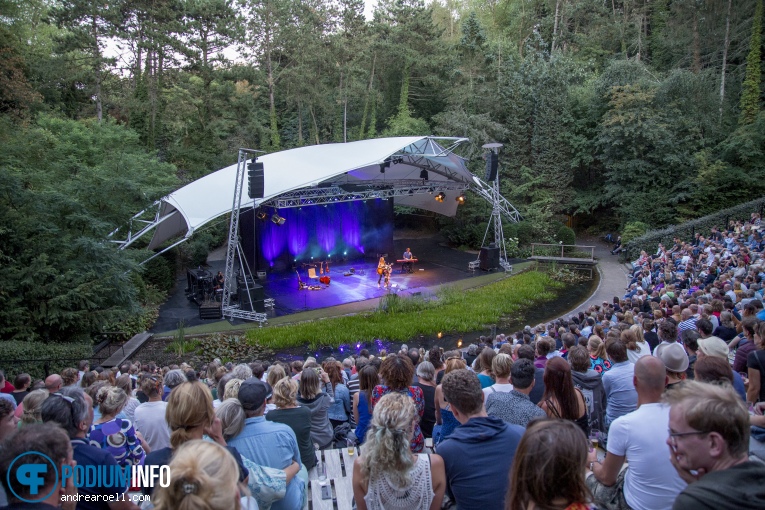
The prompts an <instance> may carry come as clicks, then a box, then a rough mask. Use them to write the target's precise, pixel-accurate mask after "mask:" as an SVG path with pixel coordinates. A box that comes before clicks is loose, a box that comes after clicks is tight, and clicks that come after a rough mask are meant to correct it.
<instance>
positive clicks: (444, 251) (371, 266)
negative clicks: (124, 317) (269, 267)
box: [151, 235, 501, 333]
mask: <svg viewBox="0 0 765 510" xmlns="http://www.w3.org/2000/svg"><path fill="white" fill-rule="evenodd" d="M393 244H394V250H395V252H394V253H389V254H388V255H389V257H388V259H390V260H393V261H395V260H396V259H400V258H401V257H402V255H403V253H404V250H406V248H411V250H412V253H413V254H414V256H415V257H417V258H418V259H419V262H418V263H416V264H414V268H413V269H414V271H413V273H411V274H408V273H402V272H401V265H400V264H397V263H394V266H393V272H392V275H391V288H390V289H389V290H386V289H385V288H384V287H382V288H378V287H377V279H378V275H377V260H375V259H357V260H354V261H347V262H338V263H330V273H329V274H328V275H326V276H329V277H330V278H331V281H330V284H329V285H323V284H319V283H318V282H317V281H315V280H313V281H310V282H309V278H308V274H307V273H308V271H307V269H306V268H303V267H299V268H298V271H299V272H300V278H301V279H302V280H303V282H305V283H307V284H310V285H320V286H321V290H298V276H297V274H295V272H291V273H290V272H288V271H278V272H276V271H275V272H271V273H269V274H268V275H267V276H266V278H265V279H261V280H257V283H258V284H259V285H262V286H263V287H264V290H265V295H266V297H267V298H273V299H274V300H275V307H274V309H273V310H268V315H269V317H279V316H284V315H289V314H293V313H296V312H302V311H306V310H313V309H319V308H327V307H331V306H336V305H340V304H345V303H352V302H357V301H365V300H368V299H373V298H379V297H381V296H384V295H385V294H386V293H388V292H391V293H401V294H404V295H406V294H412V293H416V292H418V291H417V289H420V288H425V287H432V286H436V285H442V284H445V283H449V282H453V281H457V280H462V279H465V278H471V277H474V276H477V275H480V274H485V273H483V272H482V271H480V270H476V271H475V272H470V271H468V263H469V262H470V261H473V260H476V258H477V254H476V253H475V252H473V253H470V252H465V251H460V250H455V249H452V248H449V247H448V246H446V244H445V242H444V240H443V239H442V238H441V236H438V235H435V236H432V237H419V238H417V239H395V238H394V241H393ZM224 265H225V260H222V259H219V258H217V257H215V256H211V258H210V260H208V266H209V267H208V268H207V269H208V271H211V272H212V273H213V274H215V273H217V272H218V271H220V270H223V268H224ZM351 268H353V270H354V271H353V274H350V275H348V276H345V274H346V273H350V272H351ZM499 270H500V271H501V269H499ZM317 275H318V268H317ZM381 285H382V284H381ZM185 287H186V277H185V275H182V277H181V278H179V279H178V281H177V283H176V286H175V288H174V289H173V291H172V293H171V295H170V297H169V298H168V300H167V301H166V302H165V303H164V304H163V305H162V306H161V307H160V310H159V318H158V319H157V321H156V323H155V324H154V327H152V328H151V332H153V333H161V332H165V331H171V330H174V329H176V328H177V327H178V322H179V321H180V320H183V321H184V324H185V325H186V326H187V327H189V326H195V325H198V324H205V323H210V322H211V321H204V320H201V319H200V318H199V310H198V307H197V305H196V304H195V303H194V302H192V301H190V300H189V299H187V298H186V295H185ZM236 322H241V323H243V322H242V321H235V323H236Z"/></svg>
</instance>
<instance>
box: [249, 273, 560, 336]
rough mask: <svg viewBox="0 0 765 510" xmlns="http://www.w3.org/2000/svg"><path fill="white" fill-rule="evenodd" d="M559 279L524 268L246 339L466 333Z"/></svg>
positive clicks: (548, 295)
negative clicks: (478, 284) (462, 288)
mask: <svg viewBox="0 0 765 510" xmlns="http://www.w3.org/2000/svg"><path fill="white" fill-rule="evenodd" d="M561 287H562V285H561V284H559V283H556V282H554V281H553V280H551V279H550V277H549V276H547V275H546V274H542V273H537V272H528V273H523V274H520V275H517V276H513V277H511V278H507V279H505V280H501V281H499V282H497V283H493V284H491V285H488V286H486V287H483V288H479V289H473V290H469V291H466V292H457V291H454V290H446V291H444V292H442V293H440V294H439V295H438V296H437V297H436V299H431V300H425V299H422V298H400V297H388V298H385V300H384V301H383V303H382V304H381V307H380V309H378V310H377V311H375V312H372V313H369V314H365V315H363V316H361V317H359V316H355V317H338V318H332V319H325V320H319V321H313V322H308V323H303V324H295V325H291V326H282V327H275V328H263V329H258V330H253V331H250V332H248V333H247V339H248V341H249V342H252V343H253V344H258V345H264V346H267V347H270V348H287V347H298V346H305V345H306V344H308V345H309V346H310V347H312V348H313V347H317V346H329V345H331V346H339V345H341V344H344V343H346V344H347V343H353V342H357V341H371V340H373V339H375V338H383V339H387V340H389V341H407V340H409V339H411V338H415V337H417V336H418V335H427V334H432V333H434V332H436V331H449V332H458V333H461V332H467V331H475V330H477V329H481V328H483V327H484V326H485V325H487V324H494V323H496V322H497V320H498V319H499V318H500V317H501V316H502V315H506V314H509V313H515V312H518V311H521V310H524V309H526V308H527V307H529V306H533V305H534V304H536V303H540V302H543V301H545V300H548V299H552V298H553V297H554V296H555V293H554V292H552V290H553V289H560V288H561Z"/></svg>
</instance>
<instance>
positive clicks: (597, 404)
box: [571, 369, 606, 432]
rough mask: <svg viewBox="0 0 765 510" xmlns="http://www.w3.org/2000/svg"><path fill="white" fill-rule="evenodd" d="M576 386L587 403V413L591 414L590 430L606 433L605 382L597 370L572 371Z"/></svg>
mask: <svg viewBox="0 0 765 510" xmlns="http://www.w3.org/2000/svg"><path fill="white" fill-rule="evenodd" d="M571 377H572V378H573V379H574V386H576V387H577V388H579V389H580V390H581V391H582V395H584V401H585V402H587V412H588V413H589V414H590V429H591V430H600V431H602V432H605V431H606V421H605V419H606V390H605V389H604V388H603V381H602V380H601V378H600V374H598V373H597V372H596V371H595V370H592V369H589V370H587V372H577V371H576V370H572V371H571Z"/></svg>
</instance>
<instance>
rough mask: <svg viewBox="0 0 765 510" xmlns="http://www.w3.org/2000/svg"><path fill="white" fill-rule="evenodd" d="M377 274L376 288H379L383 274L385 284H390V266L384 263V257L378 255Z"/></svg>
mask: <svg viewBox="0 0 765 510" xmlns="http://www.w3.org/2000/svg"><path fill="white" fill-rule="evenodd" d="M377 274H378V275H379V276H378V277H377V288H378V289H379V288H380V282H381V281H382V279H383V276H384V277H385V286H386V287H388V286H389V285H390V267H388V264H386V263H385V257H380V261H379V262H378V263H377Z"/></svg>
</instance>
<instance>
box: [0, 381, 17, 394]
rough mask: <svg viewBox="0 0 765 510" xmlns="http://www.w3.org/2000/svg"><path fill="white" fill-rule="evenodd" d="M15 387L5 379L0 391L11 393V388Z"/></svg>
mask: <svg viewBox="0 0 765 510" xmlns="http://www.w3.org/2000/svg"><path fill="white" fill-rule="evenodd" d="M15 389H16V388H14V387H13V385H12V384H11V383H9V382H8V381H5V386H3V388H2V389H0V393H13V390H15Z"/></svg>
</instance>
